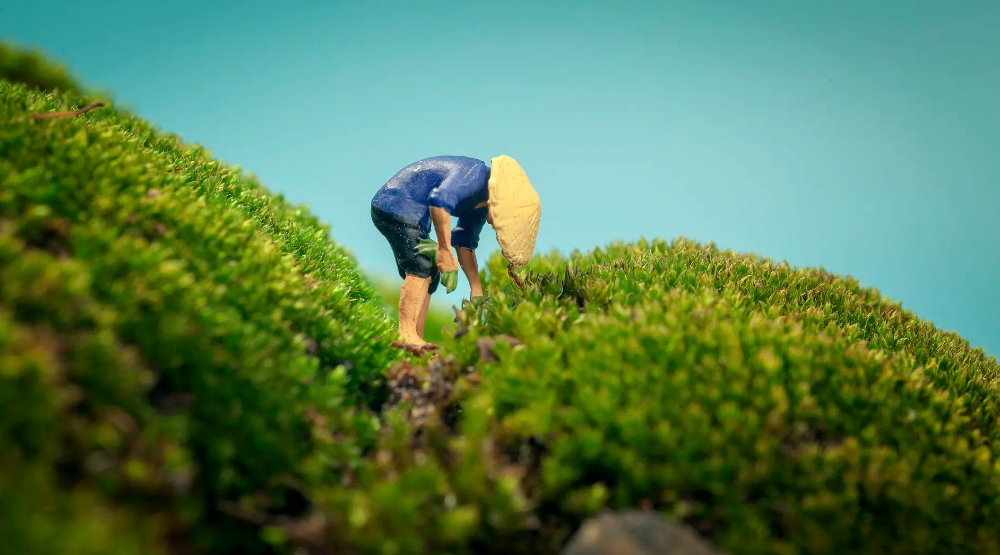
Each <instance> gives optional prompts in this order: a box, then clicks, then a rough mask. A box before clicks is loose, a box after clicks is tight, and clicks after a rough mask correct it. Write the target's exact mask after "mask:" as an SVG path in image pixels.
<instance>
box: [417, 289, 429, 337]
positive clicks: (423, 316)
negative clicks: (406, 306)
mask: <svg viewBox="0 0 1000 555" xmlns="http://www.w3.org/2000/svg"><path fill="white" fill-rule="evenodd" d="M430 306H431V296H430V294H428V295H427V296H426V297H424V306H423V307H421V308H420V316H419V317H417V336H419V337H420V339H423V338H424V324H426V323H427V309H428V308H430Z"/></svg>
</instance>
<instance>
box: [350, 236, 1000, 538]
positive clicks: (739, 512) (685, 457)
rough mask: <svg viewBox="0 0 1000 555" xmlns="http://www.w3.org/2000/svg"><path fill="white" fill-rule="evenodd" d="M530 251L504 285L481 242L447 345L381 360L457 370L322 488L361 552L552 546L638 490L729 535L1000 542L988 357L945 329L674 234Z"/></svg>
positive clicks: (429, 377) (998, 457)
mask: <svg viewBox="0 0 1000 555" xmlns="http://www.w3.org/2000/svg"><path fill="white" fill-rule="evenodd" d="M529 269H530V270H532V273H531V274H529V275H528V277H527V278H526V279H525V290H524V291H523V293H522V292H520V291H518V290H517V289H514V288H512V286H511V284H510V280H509V279H508V278H507V277H506V275H505V264H504V261H503V259H502V258H500V257H499V256H497V255H494V257H493V258H492V260H491V261H490V264H489V270H490V272H489V273H490V275H492V276H501V277H500V278H496V277H493V278H487V277H486V276H484V281H485V283H486V290H487V292H488V296H489V297H490V301H489V302H488V303H486V304H484V305H482V306H478V307H472V306H467V307H466V308H465V310H464V311H463V313H462V318H463V320H462V323H461V325H460V326H459V329H458V330H457V333H456V335H458V336H459V337H458V338H457V339H452V340H449V341H447V342H446V343H445V349H444V351H445V352H446V353H448V354H449V355H448V356H446V357H445V358H444V359H441V360H439V361H436V362H434V363H432V364H429V365H428V367H427V368H426V369H420V368H417V369H414V368H413V367H411V366H410V365H408V364H406V363H401V364H400V365H399V366H398V367H397V368H396V373H397V375H398V376H400V377H399V378H397V379H398V380H406V379H410V380H416V381H417V382H419V384H418V385H415V386H412V390H413V391H421V390H422V389H424V388H426V387H427V386H434V384H435V380H439V379H440V378H438V377H437V376H439V375H442V374H443V375H450V376H452V380H454V381H456V383H457V385H456V386H455V387H454V388H452V390H451V391H450V393H449V394H448V395H447V396H446V398H445V399H444V400H441V401H435V402H433V403H431V405H432V406H433V407H435V408H436V409H437V411H436V413H437V414H438V415H440V418H430V419H427V418H424V419H422V420H419V419H418V420H414V418H413V415H414V413H413V410H412V409H413V407H414V406H419V404H420V403H421V402H424V400H423V399H422V398H421V397H420V396H419V395H413V396H412V399H413V400H412V401H407V402H404V403H402V404H401V405H399V406H398V407H396V408H395V409H393V411H391V414H390V415H388V416H387V420H389V421H391V422H393V423H394V425H392V426H389V427H387V429H386V430H385V433H384V436H383V440H382V443H381V447H380V449H381V451H380V454H379V455H378V456H376V457H375V458H374V459H373V460H372V461H371V462H369V463H368V466H366V471H365V473H361V474H359V475H363V476H364V478H363V479H362V483H363V486H362V488H361V489H362V490H366V493H364V494H363V495H360V496H358V495H357V494H355V496H354V497H352V498H351V499H352V501H351V503H353V505H348V503H346V502H345V503H344V504H343V505H342V507H341V508H342V510H343V511H345V512H344V513H343V514H351V513H349V512H347V511H348V509H349V506H353V507H363V508H364V511H363V512H362V513H359V512H358V510H357V509H355V513H353V514H354V515H355V517H356V518H355V519H354V520H353V521H351V520H345V521H343V522H342V523H341V526H342V527H343V528H347V529H350V528H351V526H352V525H353V527H354V530H355V531H356V537H357V539H358V541H361V542H363V543H365V545H368V546H369V547H370V548H371V549H372V552H373V553H374V552H378V551H379V550H382V552H386V551H396V552H400V553H420V552H427V553H430V552H462V553H504V552H525V553H555V552H556V551H557V550H558V548H559V546H560V545H563V543H564V542H565V541H566V539H567V538H568V535H569V534H570V533H571V532H572V531H573V530H574V529H575V527H576V526H577V525H578V524H579V523H580V521H581V520H582V519H584V518H585V517H587V516H590V515H593V514H594V513H595V512H597V511H599V510H601V509H602V508H623V507H630V506H643V505H645V506H647V507H650V508H654V509H657V510H660V511H663V512H665V513H668V514H670V515H673V516H675V517H677V518H680V519H682V520H684V521H686V522H687V523H689V524H691V525H693V526H694V527H696V528H697V529H698V530H699V531H700V532H701V533H702V534H704V535H706V536H708V537H710V538H712V539H713V540H714V541H715V542H717V543H718V544H719V545H720V547H723V548H725V549H727V550H728V551H730V552H731V553H735V554H758V553H759V554H764V553H787V554H792V553H830V554H833V553H872V554H875V553H900V554H902V553H984V554H985V553H998V552H1000V542H998V539H1000V519H997V518H996V515H997V514H998V513H997V511H1000V427H998V422H997V419H998V416H1000V386H998V384H1000V368H998V365H997V362H996V360H995V359H993V358H987V357H985V356H984V353H983V352H982V351H981V350H979V349H976V350H972V349H970V348H969V345H968V343H967V342H965V341H964V340H962V338H961V337H959V336H957V335H954V334H950V333H944V332H942V331H939V330H936V329H935V328H934V327H933V326H932V325H930V324H928V323H926V322H924V321H921V320H920V319H918V318H916V317H915V316H914V315H913V314H912V313H910V312H908V311H905V310H901V309H900V307H899V305H898V304H896V303H892V302H888V301H886V300H883V299H882V298H881V297H880V296H879V294H878V293H877V292H876V291H875V290H872V289H867V288H862V287H860V286H859V284H858V283H857V282H855V281H853V280H851V279H849V278H839V277H836V276H834V275H831V274H829V273H827V272H825V271H823V270H822V269H808V270H807V269H793V268H790V267H788V266H787V265H785V264H781V265H775V264H773V263H772V262H770V261H768V260H762V259H759V258H757V257H752V256H744V255H740V254H736V253H732V252H720V251H719V250H717V249H715V248H714V247H713V246H711V245H708V246H704V245H699V244H697V243H694V242H689V241H684V240H678V241H675V242H673V243H672V244H667V243H665V242H663V241H653V242H647V241H642V242H639V243H638V244H634V245H625V244H615V245H611V246H609V247H608V248H606V249H597V250H595V251H594V252H593V253H590V254H587V255H584V254H580V253H574V254H573V256H572V257H570V258H569V259H566V258H562V257H560V256H559V255H558V254H553V255H551V256H549V257H541V258H536V259H535V260H533V261H532V263H531V264H530V265H529ZM501 335H505V336H513V337H514V338H517V339H518V340H519V342H520V343H521V345H516V346H512V345H511V343H514V344H516V343H518V341H510V340H507V341H503V340H497V337H499V336H501ZM412 376H417V378H413V377H412ZM425 404H426V403H425ZM459 408H460V410H456V409H459ZM420 412H421V414H424V413H426V412H427V410H426V409H423V410H421V411H420ZM456 412H458V413H460V414H459V415H458V416H456ZM418 431H419V434H417V433H416V432H418ZM414 438H416V439H414ZM414 441H416V445H417V448H416V451H415V452H414V447H413V446H414V443H413V442H414ZM358 514H363V515H364V518H362V517H360V516H357V515H358ZM501 537H502V538H505V540H504V541H498V538H501ZM397 550H398V551H397Z"/></svg>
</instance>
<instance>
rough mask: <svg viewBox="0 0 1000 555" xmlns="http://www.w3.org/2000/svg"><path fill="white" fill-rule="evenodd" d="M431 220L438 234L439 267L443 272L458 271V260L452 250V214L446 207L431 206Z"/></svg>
mask: <svg viewBox="0 0 1000 555" xmlns="http://www.w3.org/2000/svg"><path fill="white" fill-rule="evenodd" d="M431 221H432V222H433V223H434V231H435V233H436V234H437V245H438V250H437V267H438V270H440V271H441V273H444V272H453V271H458V261H456V260H455V255H454V254H453V253H452V252H451V215H450V214H448V212H447V211H445V209H444V208H439V207H437V206H431Z"/></svg>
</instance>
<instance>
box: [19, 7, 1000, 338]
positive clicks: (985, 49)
mask: <svg viewBox="0 0 1000 555" xmlns="http://www.w3.org/2000/svg"><path fill="white" fill-rule="evenodd" d="M998 29H1000V2H997V1H996V0H990V1H960V0H953V1H949V2H943V1H939V2H902V1H889V0H881V1H878V2H872V1H838V2H824V3H820V2H792V1H769V2H766V1H762V2H741V1H728V2H721V1H717V2H711V1H692V2H668V1H660V2H610V1H609V2H594V1H576V2H554V1H550V2H544V3H543V2H522V1H511V0H505V1H504V2H495V3H482V2H468V1H467V2H423V3H418V2H387V1H382V0H379V1H365V2H350V3H337V2H321V1H320V0H313V1H297V0H283V1H281V2H278V1H269V2H262V1H252V0H240V1H235V0H213V1H212V2H204V3H203V2H198V1H193V0H173V1H171V2H157V3H153V2H135V1H134V0H131V1H123V0H105V1H102V2H96V1H91V0H76V1H74V2H62V1H59V0H50V1H46V2H37V1H36V0H6V1H5V2H3V4H2V5H0V36H3V37H4V38H8V39H12V40H14V41H16V42H18V43H20V44H21V45H23V46H32V47H37V48H40V49H42V50H44V51H45V52H46V53H48V54H49V55H51V56H53V57H55V58H57V59H58V60H60V61H62V62H64V63H66V64H67V65H69V66H70V67H71V69H72V70H73V71H74V72H75V73H76V74H77V75H79V76H80V78H81V79H82V80H83V81H84V82H85V83H87V84H88V85H91V86H96V87H100V88H104V89H108V90H110V91H111V92H112V93H113V94H114V95H115V97H116V98H117V99H118V101H119V102H120V103H122V104H125V105H128V106H129V107H131V108H133V109H135V110H136V111H138V112H139V113H140V114H142V115H143V116H144V117H146V118H147V119H149V120H150V121H152V122H153V123H155V124H156V125H158V126H160V127H161V128H163V129H166V130H170V131H174V132H177V133H180V134H181V135H182V136H183V137H184V138H185V139H186V140H188V141H191V142H199V143H202V144H204V145H205V146H206V147H207V148H209V149H210V150H211V151H212V152H213V153H214V154H215V155H216V156H217V157H219V158H220V159H222V160H224V161H226V162H230V163H234V164H239V165H240V166H241V167H243V168H244V169H245V170H247V171H251V172H254V173H256V174H258V175H259V176H260V177H261V179H262V180H263V181H264V182H265V183H266V184H267V185H268V187H269V188H270V189H272V190H273V191H276V192H280V193H283V194H285V195H286V196H287V197H288V198H290V199H291V200H292V201H294V202H300V203H306V204H308V205H309V206H310V207H311V208H312V209H313V211H314V212H316V213H317V214H318V215H319V216H320V217H321V218H322V219H324V220H325V221H327V222H329V223H330V224H331V225H332V227H333V235H334V237H335V239H336V240H337V241H339V242H340V243H342V244H344V245H345V246H347V247H348V248H349V249H350V250H351V251H352V252H353V253H354V254H355V256H356V257H357V258H358V260H359V262H360V263H361V264H362V266H363V267H364V268H366V269H367V270H369V271H371V272H375V273H381V274H386V275H389V276H391V277H392V278H393V279H394V280H396V281H398V279H397V278H396V276H395V266H394V263H393V261H392V255H391V253H390V251H389V248H388V245H387V244H386V243H385V242H384V240H383V239H382V237H381V236H380V235H379V234H378V232H377V231H376V230H375V228H374V227H373V226H372V223H371V220H370V217H369V210H368V206H369V202H370V200H371V197H372V196H373V195H374V194H375V191H376V190H377V189H378V188H379V186H381V185H382V184H383V183H384V182H385V181H386V180H388V179H389V178H390V177H391V176H392V175H393V174H394V173H395V172H396V171H397V170H399V169H400V168H402V167H403V166H405V165H407V164H409V163H410V162H413V161H416V160H418V159H420V158H423V157H427V156H434V155H438V154H455V155H465V156H474V157H478V158H481V159H485V160H489V159H490V158H491V157H493V156H496V155H499V154H508V155H510V156H513V157H514V158H516V159H517V160H518V161H519V162H520V163H521V165H522V166H523V167H524V168H525V170H526V171H527V173H528V176H529V177H530V178H531V180H532V182H533V184H534V185H535V188H536V189H537V190H538V192H539V195H540V196H541V198H542V203H543V211H542V223H541V230H540V235H539V238H538V243H537V248H538V250H540V251H548V250H550V249H552V248H557V249H559V250H561V251H563V252H569V251H571V250H573V249H581V250H590V249H592V248H593V247H595V246H600V245H605V244H607V243H608V242H610V241H612V240H618V239H621V240H630V241H631V240H635V239H638V238H639V237H640V236H646V237H649V238H652V237H664V238H668V239H669V238H672V237H676V236H680V235H684V236H687V237H690V238H692V239H695V240H698V241H702V242H709V241H715V242H716V243H717V244H718V245H719V246H720V247H722V248H731V249H736V250H739V251H745V252H754V253H758V254H761V255H764V256H769V257H771V258H773V259H775V260H778V261H780V260H787V261H788V262H789V263H790V264H793V265H796V266H823V267H825V268H827V269H828V270H831V271H834V272H836V273H839V274H850V275H853V276H855V277H856V278H858V279H859V280H861V282H862V283H863V284H864V285H867V286H872V287H876V288H878V289H879V290H880V291H881V292H882V293H883V294H885V295H887V296H888V297H890V298H892V299H896V300H900V301H901V302H902V303H903V305H904V306H906V307H907V308H910V309H912V310H914V311H915V312H916V313H917V314H918V315H919V316H921V317H923V318H926V319H929V320H932V321H933V322H934V323H935V324H936V325H937V326H938V327H941V328H944V329H948V330H955V331H958V332H959V333H961V334H962V335H964V336H965V337H966V338H968V339H969V340H970V342H971V343H972V344H973V346H982V347H984V348H985V349H986V351H987V352H988V353H989V354H991V355H996V354H1000V277H998V276H1000V223H998V221H997V220H998V218H1000V32H998V31H997V30H998ZM495 248H497V245H496V240H495V236H494V235H493V234H492V231H491V229H490V228H488V227H487V228H486V229H485V230H484V234H483V242H482V245H481V249H480V250H481V252H482V254H481V255H480V256H481V257H485V256H486V254H487V253H488V252H489V251H491V250H493V249H495ZM463 295H468V286H467V285H466V284H464V283H461V284H460V287H459V289H458V291H456V292H454V293H452V294H451V295H448V296H445V295H444V294H443V292H442V293H440V294H438V295H436V300H437V301H438V302H441V303H447V304H452V303H455V304H457V303H459V302H460V298H461V296H463Z"/></svg>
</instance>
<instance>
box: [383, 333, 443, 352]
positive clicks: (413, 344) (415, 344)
mask: <svg viewBox="0 0 1000 555" xmlns="http://www.w3.org/2000/svg"><path fill="white" fill-rule="evenodd" d="M390 345H392V346H393V347H395V348H397V349H405V350H407V351H409V352H410V353H411V354H414V355H418V356H419V355H422V354H424V353H425V352H427V351H434V350H436V349H437V345H435V344H433V343H428V342H426V341H424V340H423V339H406V338H403V337H400V338H399V341H393V342H391V343H390Z"/></svg>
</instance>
